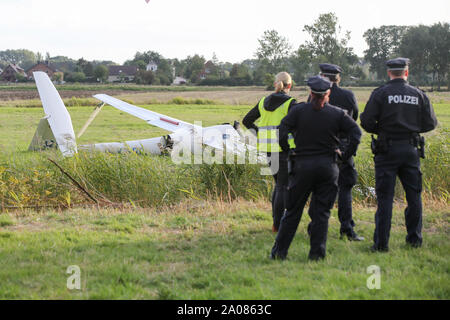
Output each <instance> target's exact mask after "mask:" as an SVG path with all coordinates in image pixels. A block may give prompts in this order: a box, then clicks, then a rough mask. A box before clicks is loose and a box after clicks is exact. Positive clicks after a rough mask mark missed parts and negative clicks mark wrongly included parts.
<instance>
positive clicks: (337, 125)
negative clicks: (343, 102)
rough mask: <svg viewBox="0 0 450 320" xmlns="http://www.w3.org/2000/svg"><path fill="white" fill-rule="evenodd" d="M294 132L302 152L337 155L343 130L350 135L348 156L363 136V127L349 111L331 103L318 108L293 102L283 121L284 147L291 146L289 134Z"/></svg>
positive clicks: (307, 154) (305, 154) (297, 149)
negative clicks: (351, 116) (360, 127)
mask: <svg viewBox="0 0 450 320" xmlns="http://www.w3.org/2000/svg"><path fill="white" fill-rule="evenodd" d="M289 132H291V133H293V135H294V140H295V145H296V148H295V153H296V155H298V156H322V155H323V156H333V155H335V153H336V151H335V150H336V149H337V148H338V147H339V143H340V142H339V138H338V135H339V133H344V134H346V136H348V137H349V145H348V147H347V149H346V150H345V155H344V158H347V159H348V158H349V157H350V156H352V155H353V154H354V153H355V152H356V149H357V147H358V144H359V142H360V140H361V129H359V127H358V125H357V124H356V122H355V121H354V120H353V119H352V118H350V117H349V116H348V115H347V113H346V112H345V111H344V110H342V109H340V108H338V107H336V106H332V105H330V104H328V103H326V104H325V105H324V107H323V108H321V109H319V110H316V109H314V107H313V105H312V104H311V103H302V104H296V105H294V106H292V108H291V111H289V113H288V115H287V116H286V117H284V119H283V120H282V121H281V125H280V129H279V134H280V146H281V148H282V149H283V151H287V150H289V144H288V142H287V140H288V134H289Z"/></svg>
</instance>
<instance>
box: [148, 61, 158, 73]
mask: <svg viewBox="0 0 450 320" xmlns="http://www.w3.org/2000/svg"><path fill="white" fill-rule="evenodd" d="M146 70H147V71H153V72H155V71H156V70H158V65H157V64H156V63H154V62H153V61H150V63H149V64H148V65H147V68H146Z"/></svg>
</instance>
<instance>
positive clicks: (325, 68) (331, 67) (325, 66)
mask: <svg viewBox="0 0 450 320" xmlns="http://www.w3.org/2000/svg"><path fill="white" fill-rule="evenodd" d="M319 68H320V72H321V73H322V74H324V75H331V76H334V75H336V74H338V73H341V72H342V68H341V67H339V66H337V65H335V64H331V63H321V64H319Z"/></svg>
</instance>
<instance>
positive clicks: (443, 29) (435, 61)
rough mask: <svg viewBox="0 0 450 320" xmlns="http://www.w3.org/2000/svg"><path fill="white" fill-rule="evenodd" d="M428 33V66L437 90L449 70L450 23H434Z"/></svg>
mask: <svg viewBox="0 0 450 320" xmlns="http://www.w3.org/2000/svg"><path fill="white" fill-rule="evenodd" d="M429 33H430V42H431V43H430V45H431V48H430V67H431V70H432V72H433V80H434V79H435V80H436V82H437V86H438V90H440V89H441V84H442V83H444V82H445V78H446V77H448V73H449V70H450V24H449V23H435V24H434V25H432V26H431V27H430V29H429Z"/></svg>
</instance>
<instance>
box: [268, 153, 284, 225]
mask: <svg viewBox="0 0 450 320" xmlns="http://www.w3.org/2000/svg"><path fill="white" fill-rule="evenodd" d="M268 157H269V163H270V165H271V169H272V175H273V178H274V180H275V188H274V190H273V193H272V218H273V226H274V227H275V228H276V229H277V230H278V229H279V228H280V221H281V217H282V216H283V214H284V211H285V209H286V201H287V186H288V169H287V157H288V154H287V152H279V153H275V152H273V153H271V154H268ZM275 157H278V159H277V160H275V159H274V158H275ZM274 161H277V162H278V165H274V166H273V167H272V165H273V162H274Z"/></svg>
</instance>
